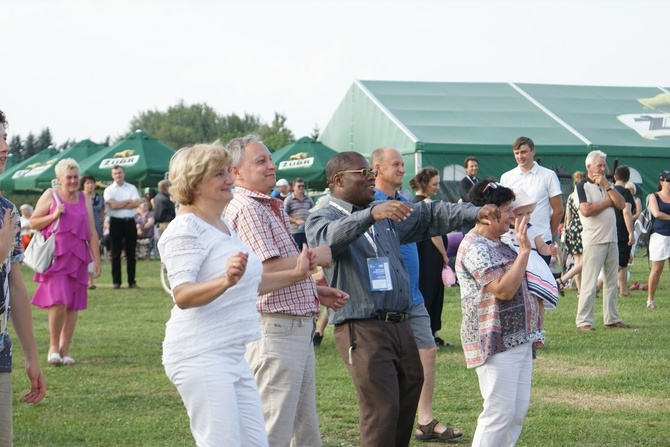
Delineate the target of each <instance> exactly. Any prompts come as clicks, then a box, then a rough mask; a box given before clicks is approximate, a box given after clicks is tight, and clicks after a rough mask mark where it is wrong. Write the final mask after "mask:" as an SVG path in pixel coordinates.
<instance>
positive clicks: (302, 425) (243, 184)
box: [225, 135, 348, 447]
mask: <svg viewBox="0 0 670 447" xmlns="http://www.w3.org/2000/svg"><path fill="white" fill-rule="evenodd" d="M227 149H228V151H229V152H230V154H231V156H232V158H233V163H232V167H231V173H232V174H233V177H234V179H235V196H234V198H233V200H232V201H231V202H230V204H228V207H227V208H226V211H225V218H226V220H227V221H228V222H229V223H230V225H231V226H232V227H233V229H234V230H235V231H236V232H237V234H238V235H239V237H240V238H241V239H242V240H243V241H245V242H246V243H247V244H248V245H249V246H250V247H251V249H252V250H253V251H254V253H255V254H256V255H257V256H258V257H259V258H260V259H261V261H263V269H264V271H266V272H270V271H275V270H281V269H287V268H291V266H293V265H295V259H296V258H297V257H298V255H299V254H300V252H299V249H298V247H297V246H296V244H295V242H294V240H293V238H292V236H291V232H290V225H289V217H288V215H287V214H286V212H285V211H284V204H283V202H282V201H281V200H279V199H276V198H273V197H271V196H270V195H269V192H270V191H271V190H272V188H274V186H275V182H276V175H275V170H276V167H275V165H274V163H273V162H272V157H271V156H270V151H269V150H268V149H267V147H265V145H264V144H263V143H262V141H260V139H259V138H258V136H256V135H249V136H246V137H243V138H236V139H233V140H231V141H230V142H229V143H228V146H227ZM300 249H302V247H300ZM313 250H314V253H315V255H316V264H317V265H320V266H324V267H327V266H328V265H330V258H331V256H330V248H328V247H316V248H313ZM347 299H348V295H347V294H346V293H344V292H342V291H340V290H337V289H334V288H330V287H317V286H316V284H315V283H314V281H312V279H311V278H310V279H308V280H305V281H302V282H299V283H297V284H295V285H293V286H290V287H287V288H285V289H281V290H279V291H276V292H273V293H269V294H267V295H262V296H260V297H259V298H258V301H257V306H256V307H257V309H258V311H259V312H260V314H261V315H260V320H261V333H262V336H261V339H260V340H258V341H256V342H254V343H252V344H250V345H249V347H248V348H247V354H246V359H247V362H248V363H249V366H250V368H251V370H252V371H253V373H254V376H255V378H256V383H257V384H258V388H259V392H260V395H261V401H262V403H263V412H264V414H265V427H266V430H267V434H268V442H269V445H271V446H273V447H276V446H277V447H283V446H285V447H289V446H291V445H296V446H297V445H300V446H314V447H319V446H321V434H320V432H319V422H318V418H317V415H316V381H315V376H314V349H313V346H312V336H313V335H314V324H315V319H316V317H317V316H318V314H319V303H321V304H323V305H325V306H328V307H330V308H332V309H334V310H338V309H339V308H341V307H342V306H343V305H344V303H345V302H346V300H347Z"/></svg>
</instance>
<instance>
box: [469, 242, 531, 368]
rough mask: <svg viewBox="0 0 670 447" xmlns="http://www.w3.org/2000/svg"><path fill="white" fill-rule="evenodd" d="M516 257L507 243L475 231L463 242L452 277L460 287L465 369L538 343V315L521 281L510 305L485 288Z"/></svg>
mask: <svg viewBox="0 0 670 447" xmlns="http://www.w3.org/2000/svg"><path fill="white" fill-rule="evenodd" d="M515 259H516V253H515V251H514V250H512V249H511V248H510V247H508V246H507V245H505V244H503V243H500V242H495V241H492V240H490V239H488V238H485V237H483V236H480V235H478V234H476V233H474V232H470V233H468V234H467V235H466V236H465V237H464V238H463V241H462V242H461V245H460V246H459V248H458V255H457V256H456V273H457V275H458V282H459V284H460V286H461V310H462V312H463V320H462V322H461V342H462V344H463V352H464V354H465V362H466V364H467V367H468V368H475V367H477V366H481V365H483V364H484V363H485V362H486V359H488V358H489V357H491V356H492V355H495V354H498V353H501V352H504V351H506V350H508V349H511V348H513V347H515V346H519V345H522V344H524V343H529V342H534V341H536V340H541V337H542V334H541V328H540V311H539V306H538V303H537V300H536V299H535V298H534V297H533V296H532V295H531V294H530V292H529V290H528V284H527V282H526V279H525V278H524V279H523V280H522V283H521V287H519V290H517V292H516V294H515V295H514V297H513V298H512V299H511V300H509V301H503V300H500V299H498V298H496V297H495V296H494V295H493V294H492V293H491V292H484V287H485V286H486V285H487V284H489V283H490V282H492V281H494V280H496V279H498V278H500V277H501V276H503V275H504V274H505V272H507V271H508V270H509V269H510V268H511V267H512V264H514V261H515Z"/></svg>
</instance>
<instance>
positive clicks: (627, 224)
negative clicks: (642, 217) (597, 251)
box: [614, 166, 635, 296]
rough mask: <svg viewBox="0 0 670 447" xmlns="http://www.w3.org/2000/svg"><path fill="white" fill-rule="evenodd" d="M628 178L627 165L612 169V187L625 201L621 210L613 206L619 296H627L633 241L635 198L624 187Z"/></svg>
mask: <svg viewBox="0 0 670 447" xmlns="http://www.w3.org/2000/svg"><path fill="white" fill-rule="evenodd" d="M629 180H630V169H629V168H628V166H619V167H618V168H616V169H615V170H614V189H616V190H617V192H618V193H619V194H621V195H622V196H623V199H624V201H625V202H626V203H625V205H624V208H623V209H622V210H620V209H618V208H614V214H615V215H616V234H617V245H618V247H619V273H618V278H619V296H629V295H630V293H629V291H628V263H629V262H630V252H631V249H632V247H633V244H634V243H635V233H634V231H633V225H634V224H635V222H633V214H635V199H634V198H633V194H631V192H630V191H629V190H628V189H626V183H627V182H628V181H629Z"/></svg>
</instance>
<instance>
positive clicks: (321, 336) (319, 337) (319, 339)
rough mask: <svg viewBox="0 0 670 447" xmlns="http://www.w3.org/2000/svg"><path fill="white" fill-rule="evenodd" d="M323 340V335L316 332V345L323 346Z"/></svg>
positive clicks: (314, 340)
mask: <svg viewBox="0 0 670 447" xmlns="http://www.w3.org/2000/svg"><path fill="white" fill-rule="evenodd" d="M321 340H323V335H321V334H319V333H318V332H315V333H314V339H313V340H312V341H313V342H314V346H321Z"/></svg>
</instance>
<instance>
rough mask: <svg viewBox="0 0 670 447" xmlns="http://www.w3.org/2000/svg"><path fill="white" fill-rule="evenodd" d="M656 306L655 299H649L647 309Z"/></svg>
mask: <svg viewBox="0 0 670 447" xmlns="http://www.w3.org/2000/svg"><path fill="white" fill-rule="evenodd" d="M655 307H656V306H654V300H649V301H647V309H653V308H655Z"/></svg>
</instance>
